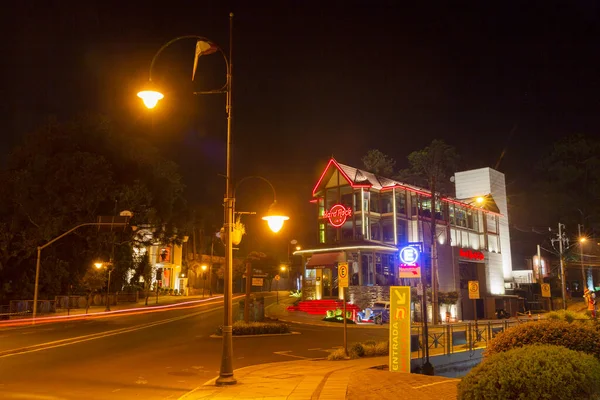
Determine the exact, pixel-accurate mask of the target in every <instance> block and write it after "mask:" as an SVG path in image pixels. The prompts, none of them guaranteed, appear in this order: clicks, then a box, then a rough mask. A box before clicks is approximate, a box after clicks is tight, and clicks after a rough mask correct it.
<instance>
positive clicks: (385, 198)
mask: <svg viewBox="0 0 600 400" xmlns="http://www.w3.org/2000/svg"><path fill="white" fill-rule="evenodd" d="M393 201H394V198H393V193H392V192H391V191H387V192H382V193H381V213H382V214H385V213H392V212H394V203H393Z"/></svg>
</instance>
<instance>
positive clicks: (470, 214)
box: [294, 159, 512, 319]
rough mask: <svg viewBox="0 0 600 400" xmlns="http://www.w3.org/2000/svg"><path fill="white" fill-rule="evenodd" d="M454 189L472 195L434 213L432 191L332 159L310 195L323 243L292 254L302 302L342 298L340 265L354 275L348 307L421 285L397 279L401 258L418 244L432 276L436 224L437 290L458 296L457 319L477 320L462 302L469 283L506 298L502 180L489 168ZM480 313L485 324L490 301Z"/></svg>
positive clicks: (461, 176)
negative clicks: (299, 271)
mask: <svg viewBox="0 0 600 400" xmlns="http://www.w3.org/2000/svg"><path fill="white" fill-rule="evenodd" d="M492 182H493V184H492ZM455 185H456V189H457V193H458V192H461V193H463V194H466V195H467V196H468V197H466V196H465V197H463V198H461V199H458V198H450V197H442V198H441V201H437V202H436V208H435V210H431V193H430V192H429V191H427V190H425V189H423V188H419V187H415V186H412V185H407V184H405V183H401V182H397V181H395V180H392V179H389V178H385V177H380V176H376V175H374V174H372V173H370V172H367V171H363V170H360V169H357V168H354V167H350V166H347V165H344V164H340V163H338V162H337V161H336V160H334V159H331V160H330V161H329V163H328V164H327V167H326V168H325V170H324V171H323V173H322V174H321V177H320V178H319V180H318V182H317V184H316V185H315V187H314V189H313V193H312V195H313V200H312V202H313V203H314V204H315V206H316V224H317V232H318V238H317V242H318V243H317V244H316V245H315V246H314V247H313V248H310V249H304V250H300V251H296V252H295V253H294V254H295V255H300V256H302V259H303V265H304V273H303V283H302V288H303V299H304V300H321V299H328V298H339V297H340V291H339V289H338V285H337V266H338V264H339V263H340V262H347V263H348V267H349V270H350V282H349V283H350V287H349V293H350V298H349V300H350V301H353V300H355V299H356V298H357V297H361V298H362V299H363V301H364V298H365V297H367V298H371V299H372V300H373V301H375V300H378V299H379V300H386V299H388V297H389V286H393V285H410V286H417V284H418V283H419V282H420V279H415V278H410V277H406V276H407V275H406V274H401V273H400V268H401V265H402V264H404V266H405V267H406V266H407V265H406V264H405V263H403V262H402V261H401V260H400V254H399V253H400V251H401V249H403V248H405V247H407V246H417V247H418V248H419V249H420V250H419V253H420V254H421V258H420V260H419V262H418V265H417V264H415V265H414V266H415V268H417V267H418V268H417V269H418V270H419V271H421V272H422V273H423V274H425V275H426V276H427V277H429V276H430V271H431V259H430V257H429V255H430V254H431V253H430V251H431V237H432V236H433V235H431V226H432V225H433V224H432V223H431V221H432V218H435V221H436V224H435V225H436V234H435V237H436V241H437V246H436V247H437V250H438V252H437V253H438V263H437V264H438V277H439V279H438V282H439V291H440V292H457V293H458V295H459V298H460V299H459V301H458V302H457V304H455V305H454V306H453V307H450V306H448V307H447V309H448V310H451V309H452V310H453V311H452V313H453V314H457V313H458V311H457V310H459V309H464V311H465V312H464V315H463V316H460V315H454V316H455V317H459V318H461V319H470V318H472V317H473V316H474V313H473V307H472V306H470V305H468V304H466V303H467V302H465V301H462V299H464V298H468V296H466V292H464V290H463V286H464V282H468V280H478V281H479V282H481V287H482V298H484V297H485V296H491V297H493V296H501V295H503V294H504V287H505V286H504V285H505V282H510V281H511V279H512V266H511V265H510V242H509V240H508V236H507V235H508V229H507V227H508V218H507V217H506V213H507V210H506V192H505V188H504V175H503V174H501V173H499V172H497V171H494V170H492V169H490V168H482V169H479V170H472V171H464V172H460V173H456V174H455ZM506 253H508V255H509V256H508V257H507V255H506ZM507 263H508V265H507ZM408 266H409V267H410V264H409V265H408ZM409 276H410V275H409ZM461 303H462V304H461ZM477 307H478V308H479V307H482V311H481V315H482V318H483V316H488V314H489V312H490V311H489V310H490V309H492V308H493V307H488V306H486V302H485V300H482V301H481V306H479V305H477ZM492 313H493V311H492Z"/></svg>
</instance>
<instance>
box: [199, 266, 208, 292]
mask: <svg viewBox="0 0 600 400" xmlns="http://www.w3.org/2000/svg"><path fill="white" fill-rule="evenodd" d="M200 268H202V279H203V280H204V284H203V285H202V298H204V290H205V289H206V268H207V266H206V265H202V266H201V267H200Z"/></svg>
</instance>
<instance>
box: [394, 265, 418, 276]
mask: <svg viewBox="0 0 600 400" xmlns="http://www.w3.org/2000/svg"><path fill="white" fill-rule="evenodd" d="M399 277H400V278H420V277H421V267H420V266H418V265H401V266H400V274H399Z"/></svg>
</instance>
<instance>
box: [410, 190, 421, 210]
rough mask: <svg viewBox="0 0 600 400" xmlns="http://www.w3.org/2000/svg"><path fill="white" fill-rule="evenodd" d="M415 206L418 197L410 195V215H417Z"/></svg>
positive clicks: (413, 194)
mask: <svg viewBox="0 0 600 400" xmlns="http://www.w3.org/2000/svg"><path fill="white" fill-rule="evenodd" d="M417 204H419V197H418V196H417V195H416V194H415V193H412V192H411V193H410V215H417Z"/></svg>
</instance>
